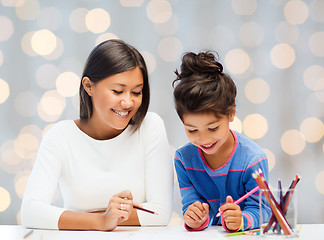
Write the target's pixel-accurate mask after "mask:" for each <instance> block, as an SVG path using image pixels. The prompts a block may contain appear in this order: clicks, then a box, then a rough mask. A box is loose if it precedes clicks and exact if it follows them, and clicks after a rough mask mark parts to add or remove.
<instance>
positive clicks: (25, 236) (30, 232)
mask: <svg viewBox="0 0 324 240" xmlns="http://www.w3.org/2000/svg"><path fill="white" fill-rule="evenodd" d="M33 232H34V230H30V231H29V232H28V233H26V234H25V235H24V238H28V237H29V236H30V235H31V234H32V233H33Z"/></svg>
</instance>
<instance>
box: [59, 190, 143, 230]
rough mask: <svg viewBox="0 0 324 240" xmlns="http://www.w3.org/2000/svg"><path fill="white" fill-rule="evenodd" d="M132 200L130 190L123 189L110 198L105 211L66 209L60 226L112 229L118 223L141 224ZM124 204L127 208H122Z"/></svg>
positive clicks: (69, 228) (60, 220) (74, 228)
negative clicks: (81, 211) (74, 210)
mask: <svg viewBox="0 0 324 240" xmlns="http://www.w3.org/2000/svg"><path fill="white" fill-rule="evenodd" d="M132 200H133V197H132V194H131V193H130V191H123V192H121V193H119V194H116V195H114V196H113V197H112V199H110V201H109V205H108V207H107V210H106V211H105V212H100V213H99V212H98V213H78V212H72V211H65V212H63V213H62V214H61V216H60V219H59V222H58V228H59V229H61V230H63V229H67V230H101V231H111V230H114V229H115V228H116V227H117V225H139V222H138V218H137V213H136V210H135V209H134V208H133V204H134V203H133V201H132ZM122 204H123V205H124V208H125V209H122V208H121V205H122Z"/></svg>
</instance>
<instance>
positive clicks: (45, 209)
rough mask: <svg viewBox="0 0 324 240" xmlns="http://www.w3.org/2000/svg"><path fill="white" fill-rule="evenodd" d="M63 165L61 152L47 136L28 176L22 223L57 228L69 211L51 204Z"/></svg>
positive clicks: (30, 225)
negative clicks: (63, 214)
mask: <svg viewBox="0 0 324 240" xmlns="http://www.w3.org/2000/svg"><path fill="white" fill-rule="evenodd" d="M61 169H62V166H61V162H60V160H59V154H58V151H56V148H55V145H54V144H53V142H52V141H51V140H50V138H48V137H44V139H43V141H42V143H41V145H40V148H39V151H38V154H37V157H36V161H35V164H34V167H33V170H32V173H31V175H30V177H29V180H28V183H27V186H26V189H25V193H24V198H23V201H22V206H21V220H22V224H23V225H24V226H25V227H28V228H42V229H58V221H59V218H60V216H61V214H62V212H64V211H65V210H66V209H63V208H59V207H56V206H53V205H51V203H52V200H53V197H54V194H55V191H56V188H57V183H58V178H59V175H60V172H61Z"/></svg>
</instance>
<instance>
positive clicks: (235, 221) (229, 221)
mask: <svg viewBox="0 0 324 240" xmlns="http://www.w3.org/2000/svg"><path fill="white" fill-rule="evenodd" d="M219 211H224V213H223V214H222V218H223V220H224V222H225V225H226V227H227V229H228V230H231V231H237V230H239V229H240V227H241V224H242V212H241V208H240V206H239V205H237V204H234V203H233V198H232V197H231V196H227V197H226V204H224V205H223V206H221V207H220V208H219Z"/></svg>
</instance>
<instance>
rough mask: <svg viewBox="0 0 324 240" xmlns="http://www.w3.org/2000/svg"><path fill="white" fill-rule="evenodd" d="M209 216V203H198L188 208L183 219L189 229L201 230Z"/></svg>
mask: <svg viewBox="0 0 324 240" xmlns="http://www.w3.org/2000/svg"><path fill="white" fill-rule="evenodd" d="M208 214H209V205H208V204H207V203H201V202H199V201H196V202H194V203H193V204H191V205H190V206H189V207H188V208H187V211H186V212H185V214H184V216H183V219H184V222H185V224H186V225H187V226H188V227H190V228H193V229H195V228H199V227H200V226H201V225H203V224H204V223H205V222H206V220H207V218H208Z"/></svg>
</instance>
